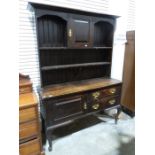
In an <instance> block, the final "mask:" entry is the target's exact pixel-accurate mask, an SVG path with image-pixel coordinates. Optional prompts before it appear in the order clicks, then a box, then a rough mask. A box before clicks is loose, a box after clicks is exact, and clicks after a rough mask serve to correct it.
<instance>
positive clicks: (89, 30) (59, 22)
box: [30, 3, 122, 151]
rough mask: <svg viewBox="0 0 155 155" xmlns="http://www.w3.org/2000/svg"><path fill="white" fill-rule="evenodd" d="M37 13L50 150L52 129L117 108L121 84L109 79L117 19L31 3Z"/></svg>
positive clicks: (42, 103)
mask: <svg viewBox="0 0 155 155" xmlns="http://www.w3.org/2000/svg"><path fill="white" fill-rule="evenodd" d="M30 6H31V7H30V8H31V9H32V10H34V12H35V21H36V30H37V31H36V32H37V41H38V57H39V60H38V61H39V69H40V81H41V83H40V85H41V88H40V89H38V93H39V97H40V109H41V117H42V122H43V126H44V128H45V134H46V138H47V139H48V142H49V150H50V151H51V150H52V132H53V130H54V129H56V128H58V127H60V126H63V125H66V124H68V123H71V122H73V121H75V120H77V119H79V118H82V117H86V116H88V115H93V114H96V113H99V112H104V111H105V110H108V109H112V108H116V109H117V113H116V115H115V121H116V122H117V118H118V114H119V112H120V96H121V87H122V82H121V81H119V80H116V79H111V66H112V51H113V35H114V31H115V25H116V19H117V18H118V17H117V16H114V15H107V14H101V13H92V12H86V11H81V10H74V9H67V8H62V7H56V6H48V5H43V4H37V3H30Z"/></svg>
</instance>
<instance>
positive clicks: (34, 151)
mask: <svg viewBox="0 0 155 155" xmlns="http://www.w3.org/2000/svg"><path fill="white" fill-rule="evenodd" d="M19 153H20V155H40V154H41V145H40V139H39V138H38V139H35V140H31V141H28V142H26V143H23V144H21V145H20V146H19Z"/></svg>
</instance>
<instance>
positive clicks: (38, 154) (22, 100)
mask: <svg viewBox="0 0 155 155" xmlns="http://www.w3.org/2000/svg"><path fill="white" fill-rule="evenodd" d="M19 78H20V82H19V93H20V95H19V144H20V145H19V153H20V155H43V154H44V153H43V152H42V143H41V135H40V123H39V115H38V114H39V113H38V101H37V97H36V95H35V93H33V92H32V83H31V82H30V79H29V77H28V76H24V75H22V74H20V77H19Z"/></svg>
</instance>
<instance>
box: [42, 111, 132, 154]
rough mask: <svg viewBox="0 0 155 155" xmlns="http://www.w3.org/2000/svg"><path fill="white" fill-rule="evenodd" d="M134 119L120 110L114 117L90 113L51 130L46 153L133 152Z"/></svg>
mask: <svg viewBox="0 0 155 155" xmlns="http://www.w3.org/2000/svg"><path fill="white" fill-rule="evenodd" d="M134 128H135V123H134V118H130V117H129V116H127V115H126V114H124V113H121V115H120V119H119V121H118V124H117V125H115V123H114V120H113V119H109V118H103V117H94V116H90V117H87V118H85V119H81V120H78V121H77V122H75V123H72V124H70V125H68V126H64V127H61V128H59V129H57V130H55V131H54V139H55V140H54V141H53V150H52V151H51V152H49V151H48V143H47V142H46V145H45V153H46V155H134V154H135V134H134Z"/></svg>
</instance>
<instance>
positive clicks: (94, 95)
mask: <svg viewBox="0 0 155 155" xmlns="http://www.w3.org/2000/svg"><path fill="white" fill-rule="evenodd" d="M92 96H93V98H94V99H95V100H96V99H97V98H98V97H99V96H100V92H95V93H93V94H92Z"/></svg>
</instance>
